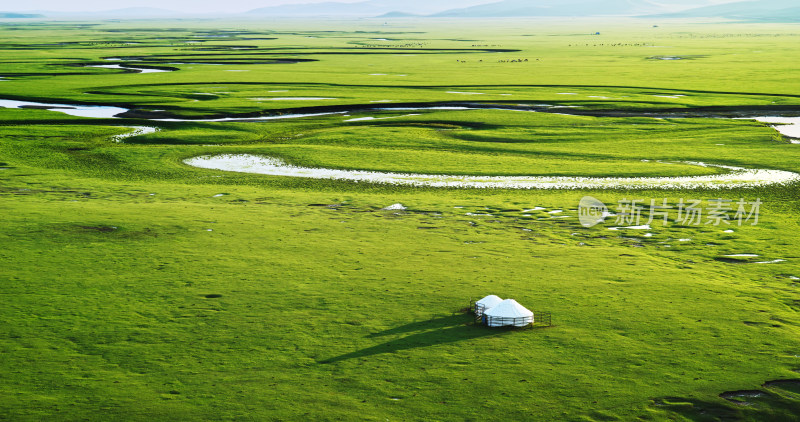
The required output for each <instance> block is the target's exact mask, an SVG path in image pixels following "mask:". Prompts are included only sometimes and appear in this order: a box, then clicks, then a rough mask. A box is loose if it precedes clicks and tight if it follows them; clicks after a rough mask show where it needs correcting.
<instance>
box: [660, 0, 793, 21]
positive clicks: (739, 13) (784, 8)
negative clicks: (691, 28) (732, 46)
mask: <svg viewBox="0 0 800 422" xmlns="http://www.w3.org/2000/svg"><path fill="white" fill-rule="evenodd" d="M656 17H664V18H726V19H735V20H743V21H765V22H767V21H773V22H798V21H800V4H798V2H797V0H758V1H742V2H736V3H725V4H719V5H715V6H708V7H700V8H696V9H690V10H686V11H682V12H677V13H668V14H661V15H656Z"/></svg>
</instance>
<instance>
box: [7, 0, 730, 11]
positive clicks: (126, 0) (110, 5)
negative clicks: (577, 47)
mask: <svg viewBox="0 0 800 422" xmlns="http://www.w3.org/2000/svg"><path fill="white" fill-rule="evenodd" d="M323 1H335V2H340V3H356V2H359V1H364V0H224V1H198V0H117V1H114V0H112V1H109V0H67V1H64V0H27V1H13V2H12V1H11V0H0V11H34V10H54V11H98V10H110V9H122V8H127V7H156V8H159V9H170V10H179V11H193V12H198V13H205V12H228V13H236V12H244V11H247V10H252V9H257V8H259V7H267V6H275V5H279V4H290V3H321V2H323ZM431 1H436V0H431ZM495 1H498V0H486V3H493V2H495ZM598 1H601V0H598ZM711 1H712V2H714V3H730V2H732V1H740V0H711ZM654 2H655V3H662V4H669V3H671V1H670V0H660V1H659V0H654ZM682 3H684V4H686V1H685V0H684V1H683V2H682Z"/></svg>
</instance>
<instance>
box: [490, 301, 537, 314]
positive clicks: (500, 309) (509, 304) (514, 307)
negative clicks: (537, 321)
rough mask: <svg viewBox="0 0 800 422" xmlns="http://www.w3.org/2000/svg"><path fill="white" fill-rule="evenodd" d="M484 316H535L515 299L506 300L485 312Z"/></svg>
mask: <svg viewBox="0 0 800 422" xmlns="http://www.w3.org/2000/svg"><path fill="white" fill-rule="evenodd" d="M484 315H487V316H491V317H499V318H523V317H529V316H533V312H531V311H529V310H528V309H527V308H526V307H524V306H522V305H520V304H519V303H517V301H516V300H514V299H506V300H504V301H502V302H500V304H498V305H497V306H494V307H492V308H491V309H489V310H487V311H486V312H484Z"/></svg>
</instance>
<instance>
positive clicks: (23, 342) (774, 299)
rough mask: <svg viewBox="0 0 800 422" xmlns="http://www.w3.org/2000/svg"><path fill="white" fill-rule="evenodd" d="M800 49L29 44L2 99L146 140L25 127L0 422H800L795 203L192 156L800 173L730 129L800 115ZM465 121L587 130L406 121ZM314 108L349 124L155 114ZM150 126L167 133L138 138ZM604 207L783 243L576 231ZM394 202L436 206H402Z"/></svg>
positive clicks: (464, 28) (91, 38)
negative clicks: (683, 210) (490, 301)
mask: <svg viewBox="0 0 800 422" xmlns="http://www.w3.org/2000/svg"><path fill="white" fill-rule="evenodd" d="M597 31H600V32H601V35H588V34H590V33H594V32H597ZM799 38H800V31H798V28H797V27H796V26H793V25H743V24H730V23H715V24H689V23H681V22H677V23H673V24H669V25H666V24H661V25H660V27H658V28H654V27H653V23H652V22H647V21H624V22H623V21H620V22H599V21H589V20H587V21H574V22H569V23H563V24H562V23H554V22H544V21H537V20H527V21H516V20H503V21H478V20H476V21H472V20H468V21H433V22H431V23H427V24H422V23H419V22H414V21H410V20H408V21H407V20H392V21H389V22H384V21H382V20H361V21H358V22H345V21H342V22H339V21H329V22H300V21H275V22H207V21H206V22H203V21H163V22H157V21H133V22H101V23H91V24H89V23H66V22H65V23H46V22H42V23H26V24H18V23H13V24H12V23H2V24H0V54H1V55H2V58H3V59H2V60H0V77H2V78H5V79H3V80H0V99H20V100H35V101H40V102H50V103H66V104H97V105H118V106H123V107H127V108H131V109H133V111H134V113H131V114H130V115H129V118H116V119H113V118H103V119H93V118H81V117H72V116H69V115H66V114H64V113H60V112H58V111H48V110H36V109H3V108H0V169H2V170H0V196H2V198H1V199H0V211H1V212H2V214H1V215H2V227H3V230H2V231H0V245H2V248H0V263H2V267H1V268H2V270H0V294H1V295H0V298H2V299H3V305H2V306H0V321H2V324H0V356H1V357H2V358H1V359H0V420H9V421H34V420H110V419H118V420H254V421H255V420H258V421H260V420H276V421H279V420H282V421H295V420H331V421H333V420H376V421H377V420H381V421H384V420H404V421H405V420H441V421H451V420H452V421H463V420H471V421H472V420H474V421H478V420H500V419H510V420H531V421H556V420H559V421H560V420H565V421H609V420H622V421H628V420H651V421H661V420H690V421H717V420H750V421H764V420H781V421H784V420H785V421H791V420H798V416H797V415H798V414H800V388H799V387H798V386H799V385H800V381H798V379H800V375H798V371H800V357H798V356H800V348H799V347H800V346H799V345H798V335H800V314H799V313H800V302H799V301H798V300H799V299H800V298H798V288H800V284H798V281H800V254H799V253H798V248H797V246H796V245H797V244H798V242H800V201H798V199H797V198H798V194H800V187H798V186H797V185H796V184H795V185H789V186H770V187H761V188H751V189H728V190H718V191H702V190H695V191H688V190H677V191H676V190H669V191H666V190H657V189H654V190H651V191H588V190H587V191H582V190H577V191H537V190H502V189H497V190H472V189H434V188H410V187H400V186H391V185H380V184H364V183H350V182H344V181H333V180H312V179H301V178H284V177H271V176H260V175H251V174H244V173H231V172H223V171H215V170H203V169H198V168H193V167H190V166H188V165H186V164H184V163H183V160H185V159H187V158H191V157H195V156H200V155H208V154H240V153H242V154H245V153H246V154H261V155H267V156H274V157H280V158H282V159H284V160H285V161H287V162H289V163H292V164H297V165H303V166H311V167H326V168H338V169H359V170H372V171H391V172H415V173H426V174H463V175H562V176H598V177H607V176H631V177H640V176H643V177H648V176H650V177H652V176H684V175H705V174H714V173H717V172H719V171H720V170H718V169H716V168H713V167H697V166H690V165H687V164H685V163H683V162H686V161H703V162H709V163H715V164H722V165H734V166H742V167H748V168H765V169H779V170H785V171H794V172H800V145H796V144H791V143H789V141H788V140H787V139H784V138H783V137H782V136H781V135H780V134H778V133H777V132H776V131H775V130H773V129H771V128H769V127H767V125H764V124H761V123H756V122H753V121H749V120H732V119H727V118H725V119H723V118H718V117H737V116H742V115H751V116H752V115H757V114H764V115H770V114H773V115H774V114H779V113H783V114H786V113H792V112H794V113H797V114H796V115H798V114H800V89H798V88H800V82H798V81H800V78H799V77H800V74H798V72H800V71H798V70H797V68H796V65H795V63H793V61H792V60H790V58H792V57H797V56H798V48H800V47H798V46H800V43H798V42H797V41H798V39H799ZM663 57H682V58H683V59H682V60H660V58H663ZM107 58H120V59H122V60H110V61H109V60H104V59H107ZM525 59H527V61H525ZM300 60H302V61H300ZM511 60H516V61H515V62H511ZM519 60H522V61H519ZM200 63H206V64H200ZM86 64H89V65H96V64H125V65H129V66H134V67H135V66H141V67H142V68H146V67H148V66H150V67H153V68H161V69H176V70H173V71H170V72H163V73H133V72H131V71H128V70H124V69H102V68H91V67H83V66H81V65H86ZM401 75H402V76H401ZM275 98H277V99H275ZM284 98H294V100H287V99H284ZM298 98H326V99H298ZM378 101H380V102H378ZM454 103H457V104H461V105H464V104H467V103H469V104H480V105H481V106H487V105H488V106H497V107H498V108H502V107H507V108H514V107H523V108H524V107H543V106H541V105H542V104H547V105H548V106H563V107H570V108H556V109H551V110H549V111H552V112H537V113H533V112H530V111H519V110H502V109H472V110H443V109H426V110H380V108H381V107H388V106H391V105H395V106H397V105H409V106H413V107H409V108H414V107H416V108H418V107H423V106H432V107H435V106H441V105H452V104H454ZM572 107H574V108H572ZM544 111H547V110H544ZM297 112H309V113H318V112H336V113H338V114H329V115H324V116H317V117H305V118H297V119H285V120H265V121H257V122H254V121H249V122H237V121H225V122H207V121H152V120H148V119H147V117H155V118H176V117H177V118H187V117H189V118H201V117H202V118H221V117H230V116H237V115H238V116H259V115H279V114H293V113H297ZM561 112H564V113H568V114H559V113H561ZM583 112H585V114H586V115H581V113H583ZM626 113H627V114H626ZM637 113H640V114H642V115H641V116H637V115H636V114H637ZM646 113H651V114H650V115H646ZM588 114H593V115H588ZM368 117H374V118H377V119H374V120H359V119H363V118H368ZM354 119H355V120H354ZM142 125H145V126H154V127H158V128H159V131H158V132H156V133H151V134H146V135H140V136H134V137H130V138H126V139H124V140H122V141H121V142H117V141H116V140H115V138H114V136H116V135H120V134H124V133H127V132H130V130H131V129H129V128H127V127H126V126H142ZM585 195H591V196H594V197H596V198H599V199H601V200H603V201H604V202H605V203H607V204H608V205H609V206H610V207H612V208H613V207H615V206H616V204H617V202H618V201H620V200H623V199H626V198H627V199H643V200H645V201H646V203H649V200H650V199H656V200H658V201H659V203H660V201H661V200H662V199H665V198H666V199H668V200H669V202H670V203H671V204H676V203H677V202H678V201H679V200H680V199H681V198H684V199H701V200H705V201H707V200H709V199H712V198H725V199H732V200H734V201H736V200H739V199H740V198H744V199H746V200H747V201H754V200H756V198H760V199H761V200H762V201H763V205H762V206H761V215H760V220H759V224H758V225H755V226H752V225H750V224H749V223H747V224H745V225H743V226H741V227H739V226H738V225H737V224H736V223H733V224H731V225H730V226H728V225H723V226H715V225H710V224H702V225H699V226H695V225H687V224H678V223H674V222H671V223H669V224H667V225H662V224H660V222H658V221H656V222H654V223H653V224H652V229H651V230H647V231H642V230H622V231H611V230H608V228H609V227H610V226H612V225H614V224H613V223H614V221H613V220H614V218H613V217H612V218H610V219H609V221H607V222H606V224H602V225H598V226H595V227H592V228H584V227H582V226H581V225H580V224H579V222H578V219H577V211H576V209H577V207H578V203H579V201H580V199H581V198H582V197H583V196H585ZM395 203H402V204H404V205H405V206H406V207H408V209H407V210H405V211H385V210H382V208H384V207H387V206H389V205H392V204H395ZM559 211H560V212H559ZM645 218H646V216H645ZM737 254H757V255H759V256H758V257H752V258H751V257H726V255H737ZM773 261H774V262H773ZM758 262H773V263H769V264H761V263H758ZM487 294H497V295H500V296H501V297H504V298H505V297H512V298H515V299H516V300H517V301H519V302H520V303H521V304H523V305H525V306H527V307H529V308H531V309H536V310H541V311H549V312H551V313H552V318H553V326H552V327H548V328H537V329H532V330H490V329H487V328H485V327H481V326H478V325H475V324H473V321H472V318H471V317H470V315H468V314H467V313H465V312H464V311H463V310H464V308H466V307H467V306H468V305H469V300H470V299H478V298H480V297H482V296H485V295H487ZM769 381H771V382H769ZM776 381H777V382H776ZM750 390H759V391H760V393H759V394H753V393H752V391H751V392H750V393H747V392H746V391H750ZM737 391H745V393H742V394H739V393H733V394H728V395H725V394H723V393H725V392H737ZM721 395H722V396H721Z"/></svg>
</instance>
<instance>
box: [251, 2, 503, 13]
mask: <svg viewBox="0 0 800 422" xmlns="http://www.w3.org/2000/svg"><path fill="white" fill-rule="evenodd" d="M490 1H492V0H367V1H361V2H357V3H339V2H325V3H308V4H284V5H281V6H272V7H263V8H259V9H254V10H251V11H249V12H247V13H248V14H251V15H269V16H297V17H302V16H379V15H387V14H390V13H392V14H403V15H405V16H413V15H430V14H433V13H438V12H441V11H444V10H448V9H452V8H455V7H464V6H474V5H476V4H483V3H489V2H490ZM398 17H399V15H398Z"/></svg>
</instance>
